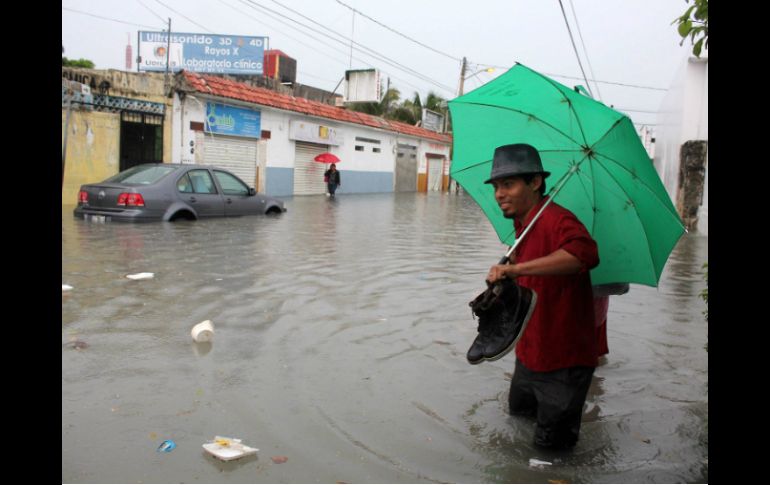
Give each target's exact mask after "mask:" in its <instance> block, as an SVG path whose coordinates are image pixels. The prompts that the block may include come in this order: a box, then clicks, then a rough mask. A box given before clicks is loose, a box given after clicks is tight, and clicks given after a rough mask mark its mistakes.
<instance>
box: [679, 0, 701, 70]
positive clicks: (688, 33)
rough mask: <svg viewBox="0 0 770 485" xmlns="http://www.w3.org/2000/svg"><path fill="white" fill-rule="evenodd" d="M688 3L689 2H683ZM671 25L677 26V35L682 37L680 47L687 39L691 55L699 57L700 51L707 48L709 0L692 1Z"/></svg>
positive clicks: (687, 0)
mask: <svg viewBox="0 0 770 485" xmlns="http://www.w3.org/2000/svg"><path fill="white" fill-rule="evenodd" d="M685 2H687V3H690V0H685ZM671 24H672V25H673V24H678V27H677V29H678V31H679V35H680V36H682V41H681V42H680V43H679V45H682V44H683V43H684V41H685V40H686V39H687V37H689V38H690V42H692V44H693V46H692V53H693V54H694V55H695V57H700V53H701V50H702V49H703V48H704V47H705V48H706V49H708V47H709V0H693V5H691V6H690V7H689V8H688V9H687V10H685V12H684V13H683V14H682V15H681V16H680V17H678V18H676V19H674V21H673V22H671Z"/></svg>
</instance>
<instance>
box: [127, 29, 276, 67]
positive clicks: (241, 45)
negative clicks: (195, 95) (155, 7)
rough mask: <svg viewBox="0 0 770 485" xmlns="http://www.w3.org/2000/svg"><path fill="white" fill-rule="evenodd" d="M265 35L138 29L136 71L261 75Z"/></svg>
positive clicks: (265, 41)
mask: <svg viewBox="0 0 770 485" xmlns="http://www.w3.org/2000/svg"><path fill="white" fill-rule="evenodd" d="M266 43H267V37H247V36H243V35H211V34H186V33H181V32H172V33H171V39H170V41H169V38H168V34H167V33H166V32H144V31H139V59H140V61H139V63H138V67H139V70H140V71H165V70H166V59H168V64H169V70H170V71H179V70H181V69H186V70H188V71H194V72H207V73H216V74H263V73H264V66H263V65H262V64H263V61H264V55H265V44H266Z"/></svg>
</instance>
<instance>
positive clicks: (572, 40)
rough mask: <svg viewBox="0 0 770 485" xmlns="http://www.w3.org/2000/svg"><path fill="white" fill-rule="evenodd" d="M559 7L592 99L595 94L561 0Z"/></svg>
mask: <svg viewBox="0 0 770 485" xmlns="http://www.w3.org/2000/svg"><path fill="white" fill-rule="evenodd" d="M559 7H561V13H562V15H563V16H564V23H565V24H567V32H568V33H569V40H570V41H571V42H572V48H573V49H575V57H577V61H578V65H579V66H580V72H582V73H583V79H585V80H586V87H587V88H588V92H589V93H590V94H591V97H592V98H593V96H594V93H592V92H591V85H590V84H589V83H588V76H586V72H585V70H584V69H583V63H582V62H580V55H579V54H578V50H577V46H576V45H575V39H574V38H573V37H572V29H570V28H569V22H568V21H567V13H566V12H565V11H564V5H563V4H562V3H561V0H559Z"/></svg>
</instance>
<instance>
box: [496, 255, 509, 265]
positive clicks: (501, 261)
mask: <svg viewBox="0 0 770 485" xmlns="http://www.w3.org/2000/svg"><path fill="white" fill-rule="evenodd" d="M507 263H508V255H507V254H506V255H505V256H503V257H502V258H500V261H498V262H497V264H507Z"/></svg>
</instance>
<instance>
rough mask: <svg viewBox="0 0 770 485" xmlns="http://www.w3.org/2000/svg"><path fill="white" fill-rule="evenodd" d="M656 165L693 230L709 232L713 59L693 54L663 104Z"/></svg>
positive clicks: (658, 129)
mask: <svg viewBox="0 0 770 485" xmlns="http://www.w3.org/2000/svg"><path fill="white" fill-rule="evenodd" d="M659 113H660V114H659V115H658V120H657V123H658V126H657V129H656V137H655V158H654V164H655V168H656V170H657V171H658V174H659V175H660V177H661V179H662V181H663V185H664V186H665V187H666V191H667V192H668V194H669V196H670V197H671V200H672V201H673V202H674V205H675V206H676V208H677V210H678V211H679V214H680V216H682V219H683V220H684V222H685V226H686V227H687V229H688V230H689V231H697V232H699V233H702V234H705V235H708V58H692V57H691V58H688V59H686V60H685V61H684V62H683V63H682V65H681V67H680V69H679V70H678V71H677V73H676V75H675V77H674V81H673V82H672V84H671V86H670V88H669V90H668V93H667V94H666V97H665V98H664V100H663V102H662V103H661V107H660V110H659Z"/></svg>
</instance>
